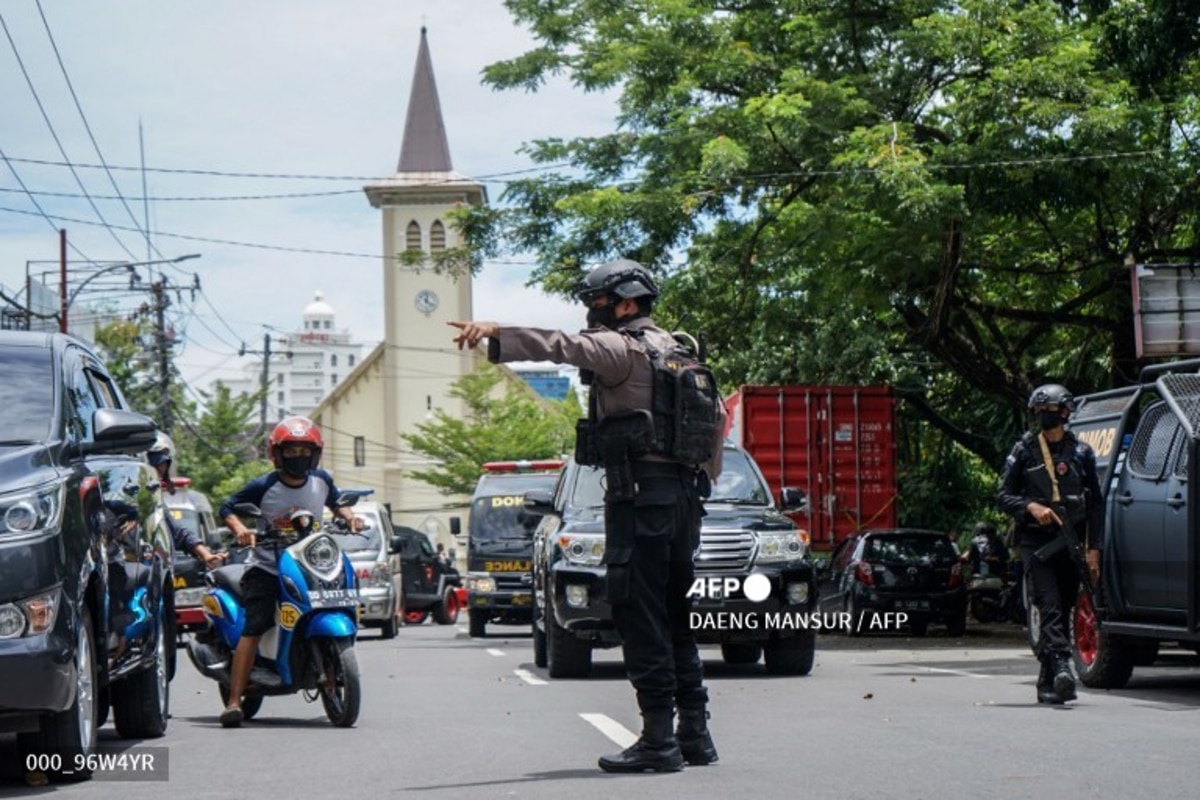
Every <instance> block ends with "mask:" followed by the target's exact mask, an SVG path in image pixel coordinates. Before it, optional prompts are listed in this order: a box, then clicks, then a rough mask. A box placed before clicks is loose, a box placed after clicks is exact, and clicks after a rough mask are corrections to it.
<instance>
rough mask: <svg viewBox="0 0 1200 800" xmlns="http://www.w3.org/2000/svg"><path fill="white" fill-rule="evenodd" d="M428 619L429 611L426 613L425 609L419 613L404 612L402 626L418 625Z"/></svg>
mask: <svg viewBox="0 0 1200 800" xmlns="http://www.w3.org/2000/svg"><path fill="white" fill-rule="evenodd" d="M428 617H429V611H427V610H426V609H421V610H420V611H405V612H404V624H405V625H420V624H421V623H422V622H424V621H425V620H426V619H428Z"/></svg>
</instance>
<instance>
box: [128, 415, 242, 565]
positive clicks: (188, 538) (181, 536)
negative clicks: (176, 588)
mask: <svg viewBox="0 0 1200 800" xmlns="http://www.w3.org/2000/svg"><path fill="white" fill-rule="evenodd" d="M146 459H147V460H148V461H149V462H150V466H152V467H154V469H155V471H156V472H157V473H158V482H159V487H160V488H161V490H162V491H164V492H166V493H167V494H175V481H173V480H171V464H172V463H173V462H174V460H175V442H173V441H171V437H170V436H168V435H167V434H166V433H164V432H162V431H159V432H158V436H157V437H156V438H155V440H154V445H153V446H151V448H150V451H149V452H148V453H147V454H146ZM164 506H165V503H164ZM164 510H165V509H164ZM166 519H167V529H168V530H170V532H171V541H172V542H173V543H174V545H175V549H176V550H180V551H182V552H184V553H191V554H192V555H193V556H195V557H196V558H197V559H199V560H200V561H203V562H204V565H205V566H206V567H208V568H209V569H216V568H217V567H219V566H221V564H222V563H223V562H224V561H225V557H224V556H223V555H220V554H217V553H214V552H213V551H212V550H210V549H209V547H208V545H206V544H205V543H204V540H203V539H201V538H200V537H199V536H197V535H196V534H194V533H192V532H191V531H189V530H188V529H187V528H185V527H183V526H182V525H180V524H179V523H178V522H176V521H175V519H174V518H173V517H172V516H171V515H170V513H168V514H167V515H166Z"/></svg>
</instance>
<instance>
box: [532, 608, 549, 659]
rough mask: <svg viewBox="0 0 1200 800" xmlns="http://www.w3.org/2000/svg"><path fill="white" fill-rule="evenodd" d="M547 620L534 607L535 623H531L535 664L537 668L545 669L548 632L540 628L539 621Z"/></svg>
mask: <svg viewBox="0 0 1200 800" xmlns="http://www.w3.org/2000/svg"><path fill="white" fill-rule="evenodd" d="M539 619H542V620H544V619H545V615H544V614H543V613H542V612H541V611H540V610H539V609H538V607H537V606H534V612H533V621H532V622H530V623H529V624H530V626H531V630H532V634H533V637H532V638H533V663H534V665H536V666H539V667H542V668H545V666H546V664H547V663H548V655H547V653H546V631H545V630H543V629H542V628H539V627H538V620H539Z"/></svg>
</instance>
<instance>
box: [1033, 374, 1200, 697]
mask: <svg viewBox="0 0 1200 800" xmlns="http://www.w3.org/2000/svg"><path fill="white" fill-rule="evenodd" d="M1198 371H1200V360H1191V361H1181V362H1176V363H1173V364H1161V365H1156V366H1153V367H1147V368H1146V369H1144V370H1143V371H1142V374H1141V376H1140V377H1139V382H1138V384H1136V385H1134V386H1130V387H1125V388H1121V389H1113V390H1110V391H1107V392H1101V393H1098V394H1093V395H1087V396H1084V397H1080V398H1078V400H1077V407H1076V409H1075V411H1074V413H1073V414H1072V416H1071V430H1072V431H1073V432H1074V433H1075V435H1076V436H1078V437H1079V438H1080V439H1082V440H1083V441H1086V442H1088V443H1089V444H1090V445H1092V448H1093V449H1094V450H1095V451H1096V460H1097V467H1098V470H1099V477H1100V486H1101V489H1102V491H1103V492H1104V493H1105V498H1104V500H1105V504H1106V512H1107V517H1106V524H1105V530H1104V534H1103V535H1104V558H1103V561H1102V566H1101V578H1100V586H1099V587H1098V591H1097V592H1096V593H1095V594H1096V597H1097V602H1096V603H1093V602H1092V600H1091V598H1090V597H1089V596H1088V594H1087V593H1085V592H1081V593H1080V596H1079V602H1077V603H1076V607H1075V612H1074V615H1073V618H1072V635H1073V639H1074V646H1075V662H1076V668H1077V669H1078V671H1079V676H1080V679H1081V680H1082V681H1083V683H1084V684H1085V685H1087V686H1092V687H1099V688H1117V687H1120V686H1123V685H1125V683H1126V682H1127V681H1128V680H1129V678H1130V675H1131V674H1132V672H1133V668H1134V667H1135V666H1139V665H1147V664H1150V663H1152V662H1153V661H1154V659H1155V658H1156V657H1157V654H1158V648H1159V645H1160V643H1164V642H1176V643H1179V644H1181V645H1183V646H1185V647H1188V648H1191V649H1196V650H1198V651H1200V516H1197V515H1198V514H1200V481H1189V480H1188V474H1189V470H1190V465H1191V464H1193V463H1196V459H1197V457H1198V454H1197V448H1198V447H1200V374H1198ZM1036 622H1037V620H1036V618H1032V619H1031V620H1030V623H1031V628H1035V627H1036Z"/></svg>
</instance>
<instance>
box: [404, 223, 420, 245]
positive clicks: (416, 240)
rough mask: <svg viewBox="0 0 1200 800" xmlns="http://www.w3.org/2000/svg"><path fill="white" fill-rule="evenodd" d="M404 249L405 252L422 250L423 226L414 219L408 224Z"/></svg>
mask: <svg viewBox="0 0 1200 800" xmlns="http://www.w3.org/2000/svg"><path fill="white" fill-rule="evenodd" d="M404 249H405V250H420V249H421V226H420V225H419V224H417V221H416V220H415V219H414V220H413V221H412V222H410V223H408V230H407V231H406V232H405V234H404Z"/></svg>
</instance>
